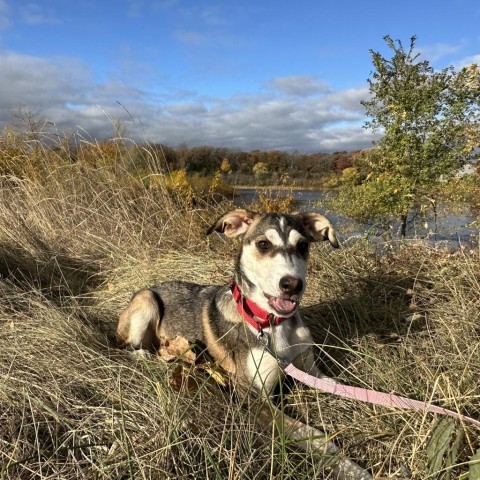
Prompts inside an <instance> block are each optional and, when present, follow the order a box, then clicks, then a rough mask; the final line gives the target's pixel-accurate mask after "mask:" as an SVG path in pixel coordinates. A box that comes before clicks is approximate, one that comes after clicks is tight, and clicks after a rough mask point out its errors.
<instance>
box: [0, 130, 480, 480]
mask: <svg viewBox="0 0 480 480" xmlns="http://www.w3.org/2000/svg"><path fill="white" fill-rule="evenodd" d="M7 140H8V141H7ZM90 147H91V154H90V157H88V158H87V157H85V158H83V157H82V158H76V159H74V160H72V157H71V155H70V154H69V149H68V148H69V147H68V146H67V145H64V146H63V147H58V148H56V149H52V148H50V147H48V146H46V145H44V144H42V143H39V142H32V141H29V140H28V139H24V138H22V137H15V138H13V137H9V138H8V139H6V138H5V139H4V142H3V143H2V144H0V169H1V171H2V173H3V175H2V176H1V177H0V247H1V248H0V273H1V278H0V290H1V295H0V465H1V468H0V478H1V479H34V478H35V479H47V478H62V479H72V480H73V479H81V478H84V479H93V478H96V479H112V478H118V479H120V478H125V479H126V478H135V479H137V478H138V479H141V478H145V479H164V478H178V479H180V478H198V479H203V478H205V479H206V478H216V479H224V478H231V479H234V478H249V479H250V478H256V479H264V478H275V479H287V478H290V479H302V478H304V479H311V478H314V477H317V478H328V474H327V473H322V470H321V467H319V466H318V464H317V463H316V462H315V460H314V458H312V457H311V456H310V455H307V454H304V453H301V452H299V451H297V450H296V449H295V446H294V445H292V444H290V443H288V442H287V441H285V440H283V441H282V440H281V439H279V438H278V437H277V436H275V435H273V433H272V432H268V431H262V432H260V431H259V430H258V427H256V425H255V423H254V421H253V419H252V415H250V414H249V412H248V411H245V410H243V409H241V408H240V407H239V406H238V404H237V403H236V401H235V398H234V397H232V395H231V392H230V390H229V389H228V388H225V387H223V386H219V385H218V384H217V383H216V382H214V381H212V380H211V378H210V375H209V373H208V371H206V370H205V369H202V368H198V367H192V366H188V365H183V364H182V362H180V361H177V362H173V363H169V364H166V363H164V362H162V361H161V360H160V359H157V358H154V359H146V360H139V361H135V360H132V359H131V358H130V357H128V356H127V355H126V354H125V353H124V352H122V351H118V350H117V349H116V348H115V346H114V344H113V341H112V333H113V330H114V327H115V324H116V319H117V317H118V314H119V312H120V311H121V309H122V308H123V307H124V306H125V305H126V303H127V301H128V300H129V298H130V296H131V294H132V293H133V292H134V291H135V290H136V289H138V288H140V287H143V286H147V285H150V284H153V283H155V282H158V281H162V280H166V279H173V278H176V279H182V280H190V281H195V282H200V283H222V282H227V281H228V279H229V277H230V274H231V272H232V268H233V255H234V252H235V245H234V244H233V243H229V242H226V241H224V240H223V239H221V238H220V237H212V238H206V237H205V236H204V231H205V229H206V227H207V226H208V225H209V224H210V222H211V221H212V220H213V219H214V218H216V217H217V216H218V215H219V214H220V213H221V212H223V211H226V210H228V209H229V208H231V207H232V205H231V204H229V203H228V202H226V201H222V200H219V199H218V198H216V199H215V200H214V199H213V198H212V196H211V195H209V193H208V191H207V192H206V194H205V195H204V196H200V195H199V194H196V193H195V192H192V191H190V190H189V189H188V188H186V187H185V185H183V184H182V183H181V182H180V183H178V184H172V182H169V181H168V178H167V177H168V175H164V172H165V164H164V159H163V158H162V157H161V155H158V154H155V155H153V154H151V153H149V152H146V156H147V159H148V161H149V162H151V165H152V169H153V172H154V173H153V174H150V177H149V181H148V182H147V181H145V179H144V178H141V177H139V175H138V174H133V173H132V168H131V165H132V162H134V159H132V157H131V156H130V154H129V152H128V150H125V149H123V147H122V146H121V145H117V146H115V145H113V146H112V150H111V152H107V153H105V152H104V151H102V150H100V149H97V147H96V146H95V145H91V146H90ZM112 158H113V159H114V161H112ZM270 206H271V205H270ZM308 280H309V286H308V289H307V293H306V296H305V298H304V302H303V308H302V314H303V316H304V317H305V318H306V320H307V322H308V324H309V325H310V327H311V328H312V330H313V332H314V336H315V339H316V341H317V343H318V345H319V363H320V365H321V366H322V368H323V369H324V370H326V371H328V372H329V373H330V374H331V375H334V376H335V377H337V378H339V379H340V380H342V381H344V382H346V383H349V384H354V385H360V386H367V387H370V388H375V389H379V390H383V391H386V392H395V393H397V394H401V395H405V396H410V397H412V398H416V399H420V400H427V401H432V402H434V403H436V404H439V405H443V406H445V407H448V408H451V409H453V410H458V411H459V412H461V413H465V414H467V415H470V416H473V417H475V418H479V417H480V389H479V385H478V379H479V378H480V249H479V248H478V246H477V247H476V248H474V249H472V250H466V249H463V250H459V251H457V252H448V251H439V250H433V249H431V248H428V247H427V246H425V245H423V244H421V243H414V242H411V243H394V244H389V245H388V248H387V247H385V249H383V250H379V248H378V246H377V247H372V246H370V245H369V244H367V243H363V242H358V243H355V244H351V245H349V246H346V247H344V248H343V249H340V250H339V251H333V250H330V249H329V248H328V247H327V246H324V245H318V246H315V248H314V249H313V251H312V259H311V264H310V268H309V275H308ZM187 373H188V374H189V376H188V378H187ZM287 400H288V405H289V406H288V409H289V412H290V414H292V415H294V416H298V417H301V418H303V419H305V420H306V421H308V422H309V423H310V424H312V425H316V426H318V427H319V428H323V429H325V431H327V432H328V433H329V434H330V435H331V436H332V437H334V438H335V439H336V441H337V442H338V444H339V445H341V446H342V448H343V449H344V451H345V452H347V453H348V455H349V456H351V457H353V458H355V459H356V460H357V461H358V462H359V463H360V464H362V465H363V466H366V467H371V468H372V469H373V471H374V472H375V473H376V474H378V476H379V477H380V476H383V477H386V478H413V479H417V480H425V479H427V478H431V479H448V478H452V479H453V478H462V479H467V478H469V479H470V480H474V479H475V480H478V478H479V477H478V476H475V475H476V474H475V473H474V472H475V469H477V472H478V463H479V462H480V460H479V458H478V457H479V455H478V454H477V456H476V457H475V458H476V460H475V458H473V456H474V455H475V452H477V451H478V450H479V449H480V430H479V429H478V428H476V427H472V426H469V425H463V424H460V423H459V422H453V421H445V420H442V421H440V420H441V419H440V418H436V417H435V416H433V415H430V414H425V415H424V414H422V413H412V412H405V411H398V410H394V409H390V408H382V407H372V406H368V405H364V404H359V403H357V402H355V401H350V400H341V399H338V398H333V397H331V396H328V395H324V394H320V393H316V392H312V391H308V390H306V389H301V388H297V389H295V390H294V391H293V393H292V394H291V395H290V396H289V398H288V399H287ZM469 462H470V463H469ZM469 471H470V476H469Z"/></svg>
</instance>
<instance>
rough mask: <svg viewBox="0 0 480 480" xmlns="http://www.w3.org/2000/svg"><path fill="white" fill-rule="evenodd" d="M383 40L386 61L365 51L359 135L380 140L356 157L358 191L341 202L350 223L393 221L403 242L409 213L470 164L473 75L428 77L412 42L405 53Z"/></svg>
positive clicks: (345, 191)
mask: <svg viewBox="0 0 480 480" xmlns="http://www.w3.org/2000/svg"><path fill="white" fill-rule="evenodd" d="M384 39H385V41H386V43H387V45H388V47H389V48H390V50H391V51H392V52H393V55H392V57H391V58H390V59H388V58H385V57H384V56H382V55H381V54H380V53H379V52H375V51H373V50H371V54H372V60H373V65H374V67H375V70H374V72H373V73H372V76H371V78H370V79H369V80H368V83H369V87H370V94H371V97H370V99H369V100H365V101H363V102H362V105H363V106H364V107H365V109H366V113H367V116H368V117H369V119H368V120H367V122H366V123H365V128H368V129H372V130H373V131H374V132H380V133H382V137H381V139H380V140H379V141H378V142H377V143H376V145H375V147H374V148H373V149H372V150H370V151H369V152H367V154H365V155H360V156H358V157H357V158H358V161H357V163H356V167H357V169H358V170H359V171H360V170H361V171H362V172H367V174H366V175H365V178H364V180H363V182H362V183H361V184H360V185H359V186H355V185H353V184H352V183H351V182H350V183H349V182H345V184H344V187H343V188H342V192H341V200H343V203H344V205H349V206H350V207H351V208H352V209H353V212H352V213H354V216H356V217H358V218H362V219H365V218H367V217H370V218H375V217H377V218H378V217H383V218H387V217H390V218H392V217H395V218H397V219H400V220H401V235H402V236H405V235H406V226H407V219H408V216H409V214H411V213H412V212H413V211H414V210H415V206H416V205H418V203H419V202H421V201H422V200H424V199H427V198H428V199H430V201H431V196H432V192H433V190H434V189H435V187H436V186H438V184H439V183H440V182H445V181H447V180H448V179H449V178H451V177H452V175H454V174H455V173H456V172H457V171H458V169H459V168H460V167H461V166H462V165H464V164H465V163H467V162H468V161H469V160H471V159H472V157H473V155H474V149H475V148H476V147H478V145H479V108H480V81H479V78H480V74H479V69H478V66H477V65H472V66H469V67H466V68H463V69H462V70H460V71H459V72H458V73H457V72H455V70H454V68H453V67H449V68H445V69H443V70H441V71H439V72H435V71H434V69H433V68H432V67H431V66H430V63H429V62H428V60H419V54H418V53H415V51H414V48H415V40H416V37H412V38H411V39H410V46H409V48H408V50H405V49H404V48H403V45H402V43H401V42H400V41H399V40H397V41H396V42H394V41H393V40H392V39H391V38H390V37H389V36H386V37H385V38H384Z"/></svg>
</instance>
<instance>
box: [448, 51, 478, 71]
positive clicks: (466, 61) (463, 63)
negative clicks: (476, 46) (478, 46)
mask: <svg viewBox="0 0 480 480" xmlns="http://www.w3.org/2000/svg"><path fill="white" fill-rule="evenodd" d="M473 63H476V64H477V65H480V53H478V54H477V55H470V56H469V57H465V58H462V59H461V60H459V61H458V62H456V63H455V65H454V66H455V68H456V69H458V70H460V69H461V68H463V67H468V66H469V65H472V64H473Z"/></svg>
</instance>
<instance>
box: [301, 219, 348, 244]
mask: <svg viewBox="0 0 480 480" xmlns="http://www.w3.org/2000/svg"><path fill="white" fill-rule="evenodd" d="M299 217H300V218H301V220H302V223H303V225H304V227H305V228H306V229H307V232H308V234H309V236H310V241H312V242H319V241H320V242H322V241H324V240H328V241H329V242H330V245H332V247H334V248H338V247H339V246H340V245H339V244H338V239H337V236H336V235H335V229H334V228H333V225H332V224H331V223H330V220H329V219H328V218H327V217H324V216H323V215H320V214H319V213H314V212H306V213H300V214H299Z"/></svg>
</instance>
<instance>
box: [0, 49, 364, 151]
mask: <svg viewBox="0 0 480 480" xmlns="http://www.w3.org/2000/svg"><path fill="white" fill-rule="evenodd" d="M0 64H1V65H2V69H1V70H0V91H2V92H3V94H2V96H0V124H6V123H8V122H10V120H11V119H10V117H9V112H11V111H12V110H13V109H15V107H16V106H18V104H23V105H25V106H26V107H28V108H31V109H32V110H34V111H38V112H40V113H41V115H42V116H43V117H45V119H46V120H47V121H51V122H54V123H55V125H56V127H57V129H58V130H60V131H62V132H63V131H65V132H67V133H71V132H72V131H79V132H80V133H81V134H82V136H84V135H87V133H88V134H89V135H91V136H92V137H95V138H98V139H104V138H109V137H112V136H113V122H114V121H116V120H121V121H122V122H124V124H125V126H126V128H127V132H128V136H129V137H130V138H132V139H134V140H135V141H137V142H142V141H144V140H148V141H151V142H163V143H166V144H169V145H178V144H181V143H186V144H187V145H190V146H194V145H213V146H224V147H231V148H241V149H245V150H251V149H256V148H258V149H286V150H298V151H301V152H313V151H337V150H350V149H356V148H363V147H367V146H369V145H370V142H371V137H370V136H369V135H368V134H367V133H366V132H365V131H364V129H362V127H361V124H362V121H363V108H362V107H361V105H360V103H359V102H360V100H361V99H362V98H365V96H366V94H367V89H366V88H364V87H362V88H359V89H351V90H346V91H339V92H329V91H328V89H326V88H323V92H322V95H316V96H300V95H297V96H290V95H287V96H285V95H282V94H279V93H277V92H274V91H267V92H263V93H258V94H248V95H247V94H244V95H235V96H231V97H229V98H222V99H221V98H202V97H200V96H199V95H198V94H196V93H195V92H180V91H178V90H177V89H175V88H174V87H170V86H169V85H167V84H164V85H160V87H163V91H164V93H162V96H161V103H159V102H158V101H157V100H156V99H157V98H158V95H153V94H152V95H151V94H149V92H147V91H146V90H142V89H139V88H135V87H132V86H129V85H128V84H127V83H125V82H122V81H121V80H119V79H117V80H115V81H112V80H109V81H106V82H103V83H98V82H96V81H95V80H94V78H93V75H92V72H91V71H90V68H89V67H88V66H86V65H84V64H82V63H80V62H78V61H76V60H75V59H71V58H56V59H46V58H41V57H34V56H28V55H20V54H16V53H13V52H4V53H0ZM297 78H302V77H297ZM305 78H308V77H305ZM275 81H277V82H278V79H276V80H272V82H271V83H275ZM293 83H295V82H293ZM287 84H288V82H287ZM296 84H297V85H299V84H302V82H296ZM284 85H286V84H284ZM305 85H306V87H305ZM308 85H309V84H308V82H306V83H303V86H304V87H305V88H307V89H308ZM313 85H314V86H316V87H318V90H320V89H321V87H324V86H322V85H321V84H316V83H315V82H313ZM310 88H311V89H312V88H313V87H312V86H310ZM302 91H303V92H304V91H305V89H304V90H302ZM132 118H133V119H134V120H132ZM85 132H87V133H85Z"/></svg>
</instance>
